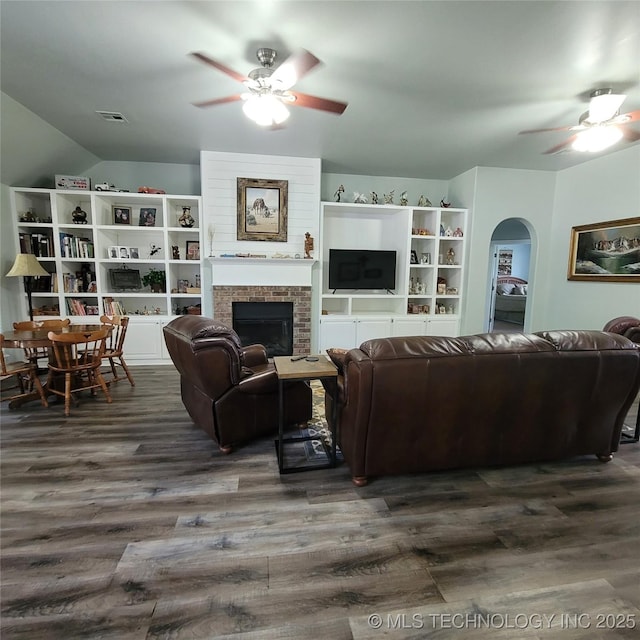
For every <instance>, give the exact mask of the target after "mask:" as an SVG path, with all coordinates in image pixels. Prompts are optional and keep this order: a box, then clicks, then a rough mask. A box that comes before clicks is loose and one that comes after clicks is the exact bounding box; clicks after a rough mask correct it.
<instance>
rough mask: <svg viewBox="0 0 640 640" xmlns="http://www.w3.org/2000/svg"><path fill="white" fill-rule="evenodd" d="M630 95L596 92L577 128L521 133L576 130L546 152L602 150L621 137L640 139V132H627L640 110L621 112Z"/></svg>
mask: <svg viewBox="0 0 640 640" xmlns="http://www.w3.org/2000/svg"><path fill="white" fill-rule="evenodd" d="M626 97H627V96H626V95H623V94H616V93H613V91H612V90H611V89H596V90H595V91H592V92H591V94H590V102H589V110H588V111H585V112H584V113H583V114H582V115H581V116H580V119H579V120H578V124H577V125H573V126H571V125H570V126H567V127H555V128H552V129H528V130H526V131H520V133H543V132H547V131H575V132H576V133H574V134H573V135H572V136H570V137H569V138H567V139H566V140H564V141H563V142H561V143H560V144H557V145H556V146H555V147H551V149H548V150H547V151H545V152H544V153H545V154H547V153H558V152H559V151H564V150H570V149H573V150H574V151H592V152H596V151H602V150H604V149H606V148H608V147H610V146H612V145H613V144H615V143H616V142H618V141H619V140H621V139H622V138H625V139H626V140H627V141H628V142H636V141H637V140H640V132H638V131H635V130H634V129H627V128H626V127H624V125H627V124H629V123H631V122H636V121H638V120H640V109H639V110H637V111H630V112H629V113H622V114H621V113H620V107H621V106H622V103H623V102H624V100H625V98H626Z"/></svg>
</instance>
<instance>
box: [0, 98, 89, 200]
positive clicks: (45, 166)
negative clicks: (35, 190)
mask: <svg viewBox="0 0 640 640" xmlns="http://www.w3.org/2000/svg"><path fill="white" fill-rule="evenodd" d="M0 110H1V115H2V117H0V149H1V157H2V165H1V167H0V182H1V183H2V184H6V185H9V186H11V187H44V188H47V189H53V188H54V186H55V185H54V180H55V177H54V176H55V174H56V173H58V174H64V175H74V176H75V175H84V174H83V173H82V171H83V170H84V169H85V168H86V167H90V166H91V165H93V164H95V163H96V162H98V161H99V160H100V158H98V157H97V156H95V155H93V154H92V153H90V152H89V151H87V150H86V149H85V148H84V147H81V146H80V145H79V144H78V143H76V142H74V141H73V140H72V139H71V138H69V137H68V136H66V135H65V134H64V133H62V132H60V131H58V129H56V128H55V127H52V126H51V125H50V124H49V123H48V122H45V121H44V120H43V119H42V118H40V116H37V115H36V114H35V113H33V112H32V111H29V110H28V109H27V108H26V107H23V106H22V105H21V104H20V103H19V102H16V101H15V100H14V99H13V98H10V97H9V96H8V95H7V94H6V93H0ZM51 167H55V170H54V171H51Z"/></svg>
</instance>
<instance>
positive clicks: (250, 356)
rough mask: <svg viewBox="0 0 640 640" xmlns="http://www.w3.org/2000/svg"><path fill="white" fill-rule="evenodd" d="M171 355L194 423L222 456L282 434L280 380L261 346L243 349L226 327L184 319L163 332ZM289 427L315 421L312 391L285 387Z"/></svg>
mask: <svg viewBox="0 0 640 640" xmlns="http://www.w3.org/2000/svg"><path fill="white" fill-rule="evenodd" d="M163 331H164V339H165V343H166V345H167V350H168V351H169V355H170V356H171V359H172V360H173V363H174V365H175V366H176V369H178V371H179V372H180V386H181V393H182V402H183V403H184V406H185V408H186V409H187V411H188V412H189V415H190V416H191V418H192V419H193V421H194V422H195V423H196V424H197V425H198V426H199V427H200V428H201V429H203V430H204V431H206V432H207V433H208V434H209V436H210V437H211V438H213V440H215V441H216V442H217V443H218V446H219V447H220V449H221V451H223V452H224V453H229V452H230V451H231V449H232V448H233V446H234V445H238V444H241V443H243V442H248V441H249V440H252V439H254V438H256V437H260V436H263V435H267V434H269V433H275V432H277V430H278V417H279V416H278V377H277V374H276V370H275V366H274V365H273V364H272V363H269V362H268V360H267V353H266V350H265V348H264V347H263V346H262V345H257V344H256V345H250V346H247V347H243V346H242V344H241V343H240V338H239V337H238V334H237V333H236V332H235V331H234V330H233V329H231V328H229V327H228V326H226V325H224V324H221V323H219V322H217V321H216V320H212V319H211V318H205V317H202V316H195V315H186V316H181V317H180V318H176V319H175V320H172V321H171V322H170V323H169V324H167V325H166V326H165V327H164V329H163ZM284 402H285V403H284V424H285V426H289V425H294V424H298V423H302V422H305V421H306V420H309V418H311V411H312V404H311V403H312V398H311V389H310V387H309V386H308V385H307V384H305V383H304V382H300V381H295V382H291V383H287V384H286V386H285V394H284Z"/></svg>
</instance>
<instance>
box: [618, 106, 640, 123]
mask: <svg viewBox="0 0 640 640" xmlns="http://www.w3.org/2000/svg"><path fill="white" fill-rule="evenodd" d="M618 117H619V118H624V122H620V123H618V124H629V123H630V122H637V121H638V120H640V109H638V110H637V111H629V113H622V114H620V115H619V116H618Z"/></svg>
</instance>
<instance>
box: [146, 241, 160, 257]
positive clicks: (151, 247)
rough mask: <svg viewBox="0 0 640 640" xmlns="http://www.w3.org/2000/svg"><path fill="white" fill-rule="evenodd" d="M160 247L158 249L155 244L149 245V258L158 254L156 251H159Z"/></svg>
mask: <svg viewBox="0 0 640 640" xmlns="http://www.w3.org/2000/svg"><path fill="white" fill-rule="evenodd" d="M161 250H162V247H158V246H156V245H155V244H150V245H149V257H150V258H151V257H152V256H155V255H156V253H158V251H161Z"/></svg>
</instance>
